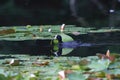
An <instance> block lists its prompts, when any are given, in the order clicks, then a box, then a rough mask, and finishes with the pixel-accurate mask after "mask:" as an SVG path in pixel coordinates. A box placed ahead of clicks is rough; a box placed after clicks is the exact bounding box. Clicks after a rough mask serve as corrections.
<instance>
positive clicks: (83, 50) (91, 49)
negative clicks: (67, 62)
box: [61, 43, 120, 57]
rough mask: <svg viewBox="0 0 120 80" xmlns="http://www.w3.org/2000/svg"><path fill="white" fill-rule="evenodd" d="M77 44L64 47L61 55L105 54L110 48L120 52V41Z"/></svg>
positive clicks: (114, 51)
mask: <svg viewBox="0 0 120 80" xmlns="http://www.w3.org/2000/svg"><path fill="white" fill-rule="evenodd" d="M75 45H76V46H75ZM75 45H74V46H65V47H63V48H62V53H61V55H64V56H80V57H85V56H93V55H96V54H97V53H102V54H105V53H106V51H107V50H110V52H111V53H118V54H119V53H120V43H116V44H115V43H97V44H95V43H82V44H75Z"/></svg>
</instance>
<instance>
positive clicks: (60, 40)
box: [54, 35, 63, 43]
mask: <svg viewBox="0 0 120 80" xmlns="http://www.w3.org/2000/svg"><path fill="white" fill-rule="evenodd" d="M54 39H55V40H58V42H59V43H62V42H63V41H62V37H61V35H55V37H54Z"/></svg>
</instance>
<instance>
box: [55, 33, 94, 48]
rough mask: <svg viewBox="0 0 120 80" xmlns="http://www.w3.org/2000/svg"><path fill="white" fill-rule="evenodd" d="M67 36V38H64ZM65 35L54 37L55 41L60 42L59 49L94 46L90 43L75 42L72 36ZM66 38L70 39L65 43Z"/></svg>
mask: <svg viewBox="0 0 120 80" xmlns="http://www.w3.org/2000/svg"><path fill="white" fill-rule="evenodd" d="M64 36H65V37H64ZM64 36H63V34H62V35H59V34H57V35H55V37H54V40H57V41H58V46H59V47H62V48H76V47H82V46H88V47H89V46H92V44H90V43H82V42H81V41H75V40H73V39H72V38H71V37H70V36H68V35H66V34H64ZM64 38H65V39H66V38H69V39H67V41H63V40H65V39H64Z"/></svg>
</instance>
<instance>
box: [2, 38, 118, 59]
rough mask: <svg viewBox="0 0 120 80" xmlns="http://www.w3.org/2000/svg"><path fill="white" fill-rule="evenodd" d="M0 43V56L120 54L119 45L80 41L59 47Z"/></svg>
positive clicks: (9, 42)
mask: <svg viewBox="0 0 120 80" xmlns="http://www.w3.org/2000/svg"><path fill="white" fill-rule="evenodd" d="M40 43H46V41H44V42H41V41H31V40H29V41H13V42H12V41H7V42H6V41H3V42H2V41H1V42H0V54H29V55H46V56H51V55H52V56H80V57H85V56H92V55H96V54H97V53H103V54H105V53H106V51H107V50H108V49H109V50H110V52H111V53H118V54H119V53H120V43H106V42H105V43H103V42H102V43H83V42H80V41H72V42H65V43H62V44H60V45H59V46H58V45H56V46H53V45H50V44H49V43H50V42H48V41H47V44H40Z"/></svg>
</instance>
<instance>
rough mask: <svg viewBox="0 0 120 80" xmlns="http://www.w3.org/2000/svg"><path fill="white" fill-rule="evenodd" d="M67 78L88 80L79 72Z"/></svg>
mask: <svg viewBox="0 0 120 80" xmlns="http://www.w3.org/2000/svg"><path fill="white" fill-rule="evenodd" d="M67 78H68V79H69V80H86V77H85V76H84V75H83V74H82V73H79V72H73V73H71V74H68V75H67Z"/></svg>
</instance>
